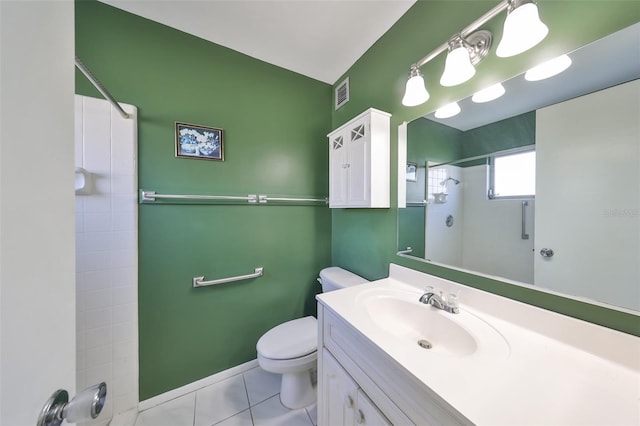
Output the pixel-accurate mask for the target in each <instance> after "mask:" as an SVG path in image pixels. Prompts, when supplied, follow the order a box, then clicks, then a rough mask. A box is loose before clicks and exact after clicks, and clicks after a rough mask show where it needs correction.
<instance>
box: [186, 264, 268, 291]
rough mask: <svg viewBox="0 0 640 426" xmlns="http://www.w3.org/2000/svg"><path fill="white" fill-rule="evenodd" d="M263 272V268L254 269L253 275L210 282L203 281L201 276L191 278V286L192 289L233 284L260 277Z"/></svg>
mask: <svg viewBox="0 0 640 426" xmlns="http://www.w3.org/2000/svg"><path fill="white" fill-rule="evenodd" d="M263 271H264V268H263V267H260V268H256V269H255V272H254V273H253V274H247V275H238V276H237V277H229V278H220V279H217V280H211V281H204V276H202V277H194V278H193V286H194V287H206V286H210V285H216V284H224V283H230V282H233V281H242V280H250V279H251V278H258V277H261V276H262V272H263Z"/></svg>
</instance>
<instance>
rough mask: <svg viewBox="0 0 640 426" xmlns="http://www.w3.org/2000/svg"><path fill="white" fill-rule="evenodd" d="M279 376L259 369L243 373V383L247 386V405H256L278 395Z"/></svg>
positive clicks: (280, 377) (280, 376)
mask: <svg viewBox="0 0 640 426" xmlns="http://www.w3.org/2000/svg"><path fill="white" fill-rule="evenodd" d="M281 379H282V375H281V374H274V373H269V372H267V371H264V370H263V369H262V368H260V367H256V368H253V369H251V370H249V371H247V372H246V373H244V381H245V383H246V385H247V393H248V394H249V403H250V404H251V405H256V404H258V403H259V402H262V401H264V400H266V399H269V398H271V397H272V396H274V395H276V394H278V393H280V382H281Z"/></svg>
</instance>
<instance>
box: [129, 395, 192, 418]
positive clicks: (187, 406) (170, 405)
mask: <svg viewBox="0 0 640 426" xmlns="http://www.w3.org/2000/svg"><path fill="white" fill-rule="evenodd" d="M195 404H196V395H195V393H190V394H187V395H184V396H181V397H180V398H176V399H174V400H171V401H169V402H165V403H164V404H161V405H158V406H156V407H153V408H149V409H148V410H145V411H142V412H141V413H139V414H138V418H137V419H136V424H135V426H193V413H194V410H195Z"/></svg>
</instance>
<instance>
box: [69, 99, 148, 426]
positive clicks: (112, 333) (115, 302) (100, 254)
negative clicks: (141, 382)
mask: <svg viewBox="0 0 640 426" xmlns="http://www.w3.org/2000/svg"><path fill="white" fill-rule="evenodd" d="M75 98H76V100H75V166H76V306H77V315H76V324H77V326H76V327H77V339H76V340H77V358H76V368H77V388H78V390H82V389H84V388H86V387H88V386H91V385H94V384H96V383H99V382H106V383H107V392H108V393H107V402H106V405H105V407H104V409H103V412H102V413H101V414H100V416H99V417H98V418H97V419H96V420H94V421H91V422H88V423H87V424H90V425H94V424H95V425H103V424H108V422H109V421H110V419H111V418H112V417H113V416H114V415H116V414H118V413H121V412H124V411H127V410H130V409H134V408H136V407H137V404H138V307H137V306H138V283H137V277H138V265H137V258H138V255H137V250H138V249H137V228H138V224H137V173H136V155H137V142H136V141H137V110H136V108H135V107H133V106H131V105H125V104H121V105H122V107H123V108H124V109H125V111H127V113H129V115H130V118H128V119H125V118H123V117H121V116H120V114H119V113H118V112H117V111H116V110H115V109H113V108H112V107H111V105H110V104H109V103H108V102H107V101H105V100H101V99H95V98H90V97H85V96H77V95H76V97H75Z"/></svg>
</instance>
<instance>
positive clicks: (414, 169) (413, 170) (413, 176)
mask: <svg viewBox="0 0 640 426" xmlns="http://www.w3.org/2000/svg"><path fill="white" fill-rule="evenodd" d="M417 180H418V164H417V163H407V181H408V182H417Z"/></svg>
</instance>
